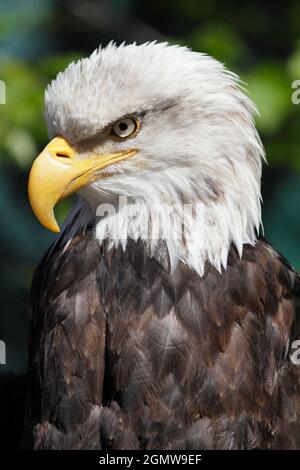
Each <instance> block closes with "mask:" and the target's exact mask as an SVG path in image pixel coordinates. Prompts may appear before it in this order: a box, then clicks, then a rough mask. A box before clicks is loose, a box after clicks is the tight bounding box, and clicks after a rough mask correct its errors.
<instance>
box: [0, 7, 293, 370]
mask: <svg viewBox="0 0 300 470" xmlns="http://www.w3.org/2000/svg"><path fill="white" fill-rule="evenodd" d="M276 4H277V5H276ZM111 39H114V40H115V41H116V42H117V43H120V42H122V41H127V42H132V41H136V42H138V43H141V42H144V41H148V40H154V39H158V40H168V41H170V42H172V43H180V44H185V45H188V46H190V47H191V48H193V49H195V50H198V51H203V52H207V53H209V54H211V55H212V56H214V57H215V58H217V59H219V60H221V61H222V62H224V63H225V64H226V65H227V66H228V67H229V68H230V69H232V70H233V71H234V72H236V73H238V74H239V75H240V76H241V78H242V80H243V81H244V82H246V83H247V84H248V88H249V93H250V96H251V97H252V99H253V100H254V101H255V103H256V105H257V107H258V109H259V112H260V117H259V118H258V119H257V127H258V129H259V131H260V134H261V137H262V139H263V142H264V145H265V148H266V152H267V157H268V162H269V165H268V166H265V167H264V178H263V186H262V190H263V198H264V205H263V216H264V217H263V219H264V228H265V235H266V236H267V238H268V239H269V240H270V241H271V242H272V243H273V244H274V245H275V246H276V247H277V248H278V249H279V250H281V252H282V253H283V254H284V255H285V256H286V257H287V258H288V259H289V260H290V262H291V263H292V264H293V265H294V266H295V267H296V268H297V269H298V270H300V249H299V244H300V198H299V193H300V104H299V105H298V106H297V105H295V104H293V103H292V100H291V96H292V92H293V91H294V90H293V89H292V82H293V81H294V80H297V79H300V2H299V1H298V0H291V1H285V2H284V3H279V2H276V3H275V2H271V1H261V0H260V1H258V0H248V1H243V2H238V1H229V0H227V1H218V2H217V1H216V0H170V1H168V0H166V1H162V0H151V1H141V0H57V1H51V0H1V3H0V80H3V81H4V82H5V83H6V87H7V90H6V91H7V93H6V104H0V339H2V340H4V341H5V342H6V345H7V365H6V366H3V365H0V368H1V370H3V371H4V370H12V371H16V372H23V371H25V370H26V360H27V335H28V320H29V314H30V308H29V288H30V282H31V277H32V273H33V270H34V267H35V265H36V263H37V262H38V260H39V258H40V257H41V256H42V254H43V252H44V251H45V250H46V249H47V247H48V246H49V245H50V243H51V242H52V240H53V239H54V236H53V235H52V234H50V233H49V232H47V231H46V230H44V229H43V228H42V227H41V226H40V225H39V223H38V222H37V220H36V219H35V217H34V216H33V214H32V212H31V209H30V207H29V204H28V200H27V188H26V186H27V177H28V171H29V169H30V165H31V162H32V160H33V158H34V157H35V156H36V155H37V154H38V152H39V151H40V150H41V149H42V148H43V147H44V145H45V144H46V143H47V135H46V130H45V125H44V120H43V93H44V88H45V86H46V85H47V83H48V82H49V80H51V79H52V78H53V77H55V75H56V73H57V72H58V71H59V70H61V69H63V68H64V67H65V66H66V65H67V64H68V63H69V62H70V61H72V60H74V59H78V58H79V57H81V56H86V55H89V54H90V53H91V52H92V51H93V50H94V49H95V48H96V47H97V46H98V45H99V44H103V45H105V44H106V43H107V42H109V41H110V40H111ZM158 73H159V71H158ZM70 204H72V202H70V201H66V202H64V203H62V204H61V205H60V206H59V207H58V213H59V218H60V219H63V218H64V217H65V215H66V213H67V211H68V210H69V208H70Z"/></svg>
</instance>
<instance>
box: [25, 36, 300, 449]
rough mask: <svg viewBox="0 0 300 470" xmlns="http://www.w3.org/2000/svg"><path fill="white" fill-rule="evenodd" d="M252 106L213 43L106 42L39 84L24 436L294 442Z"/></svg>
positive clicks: (287, 332) (281, 301) (285, 286)
mask: <svg viewBox="0 0 300 470" xmlns="http://www.w3.org/2000/svg"><path fill="white" fill-rule="evenodd" d="M255 112H256V111H255V107H254V105H253V104H252V102H251V101H250V99H249V98H248V97H247V96H246V94H245V93H244V91H243V89H242V87H241V85H240V82H239V79H238V77H237V76H236V75H235V74H233V73H231V72H229V71H228V70H226V69H225V67H224V66H223V65H222V64H221V63H219V62H218V61H217V60H214V59H213V58H211V57H209V56H208V55H205V54H200V53H196V52H193V51H191V50H189V49H187V48H185V47H179V46H171V45H168V44H166V43H147V44H143V45H136V44H129V45H125V44H123V45H121V46H119V47H116V46H115V45H114V44H109V45H108V46H107V47H105V48H103V49H101V48H100V49H97V50H96V51H95V52H94V53H93V54H92V55H91V56H90V57H89V58H85V59H83V60H80V61H79V62H77V63H72V64H70V65H69V66H68V67H67V69H66V70H65V71H64V72H62V73H59V74H58V76H57V78H56V79H55V80H54V81H52V83H51V84H50V85H49V86H48V88H47V90H46V94H45V116H46V122H47V126H48V131H49V135H50V138H51V141H50V143H49V144H48V145H47V146H46V147H45V149H44V150H43V151H42V153H41V154H40V155H39V156H38V158H37V159H36V160H35V161H34V163H33V166H32V169H31V172H30V176H29V186H28V190H29V198H30V202H31V206H32V208H33V211H34V213H35V214H36V216H37V218H38V219H39V221H40V222H41V223H42V224H43V225H44V226H45V227H47V228H48V229H50V230H53V231H57V232H58V231H59V227H58V224H57V222H56V219H55V216H54V212H53V208H54V206H55V204H56V203H57V202H58V201H59V200H61V199H63V198H64V197H66V196H68V195H69V194H71V193H74V192H77V193H78V194H79V202H78V204H77V205H76V206H75V208H74V209H73V211H72V212H71V214H70V215H69V217H68V218H67V221H66V222H65V224H64V226H63V229H62V231H61V233H60V234H59V236H58V238H57V239H56V241H55V243H54V244H53V246H52V247H51V248H50V250H49V251H48V253H47V254H46V255H45V257H44V258H43V260H42V261H41V263H40V264H39V266H38V268H37V270H36V273H35V276H34V280H33V287H32V320H31V323H32V325H31V341H30V344H31V346H30V364H29V373H28V385H27V400H26V403H27V404H26V412H25V425H24V436H25V437H24V440H25V442H26V443H27V444H26V445H27V446H29V447H33V448H34V449H254V448H256V449H257V448H260V449H279V448H293V449H294V448H299V447H300V425H299V423H300V421H299V413H300V390H299V388H300V368H299V364H298V363H297V361H293V360H292V348H293V345H294V342H295V341H296V340H297V338H299V337H300V325H299V320H300V310H299V309H300V280H299V277H298V275H297V274H296V272H295V271H294V270H293V269H292V268H291V267H290V265H289V264H288V262H287V261H285V259H284V258H283V257H282V256H281V255H280V254H279V253H278V252H277V251H276V250H275V249H274V248H273V247H272V246H270V244H269V243H268V242H267V241H266V240H265V239H263V238H261V237H260V236H259V230H260V225H261V192H260V182H261V170H262V162H263V160H264V151H263V147H262V144H261V141H260V139H259V136H258V134H257V131H256V129H255V124H254V120H253V117H254V115H255Z"/></svg>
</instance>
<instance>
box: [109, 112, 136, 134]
mask: <svg viewBox="0 0 300 470" xmlns="http://www.w3.org/2000/svg"><path fill="white" fill-rule="evenodd" d="M139 129H140V122H139V120H138V119H136V118H133V117H124V118H122V119H119V120H118V121H116V122H115V123H114V124H113V126H112V134H113V135H114V136H116V137H118V138H120V139H127V138H128V137H132V136H133V135H134V134H136V133H137V132H138V131H139Z"/></svg>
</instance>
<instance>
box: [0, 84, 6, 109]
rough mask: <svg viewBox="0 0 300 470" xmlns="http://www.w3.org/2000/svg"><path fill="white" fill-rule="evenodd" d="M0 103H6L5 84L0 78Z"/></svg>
mask: <svg viewBox="0 0 300 470" xmlns="http://www.w3.org/2000/svg"><path fill="white" fill-rule="evenodd" d="M0 104H6V84H5V82H4V81H3V80H0Z"/></svg>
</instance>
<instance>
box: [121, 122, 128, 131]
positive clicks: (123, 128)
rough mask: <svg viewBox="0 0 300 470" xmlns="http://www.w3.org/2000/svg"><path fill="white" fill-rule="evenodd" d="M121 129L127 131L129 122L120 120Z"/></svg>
mask: <svg viewBox="0 0 300 470" xmlns="http://www.w3.org/2000/svg"><path fill="white" fill-rule="evenodd" d="M119 129H120V131H126V130H127V129H128V124H126V122H120V124H119Z"/></svg>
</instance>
